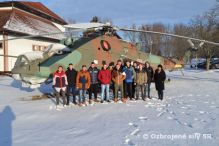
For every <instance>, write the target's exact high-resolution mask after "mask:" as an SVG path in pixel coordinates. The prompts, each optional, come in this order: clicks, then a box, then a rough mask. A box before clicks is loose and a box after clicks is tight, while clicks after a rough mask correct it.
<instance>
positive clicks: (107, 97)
mask: <svg viewBox="0 0 219 146" xmlns="http://www.w3.org/2000/svg"><path fill="white" fill-rule="evenodd" d="M105 91H106V100H109V84H106V85H104V84H101V100H104V97H105V94H104V93H105Z"/></svg>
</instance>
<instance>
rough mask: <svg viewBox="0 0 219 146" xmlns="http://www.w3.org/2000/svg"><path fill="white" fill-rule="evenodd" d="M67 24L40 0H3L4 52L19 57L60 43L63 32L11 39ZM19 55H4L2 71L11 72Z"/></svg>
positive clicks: (0, 50)
mask: <svg viewBox="0 0 219 146" xmlns="http://www.w3.org/2000/svg"><path fill="white" fill-rule="evenodd" d="M65 24H67V23H66V22H65V21H64V20H63V19H62V18H61V17H59V16H58V15H56V14H55V13H54V12H52V11H51V10H49V9H48V8H47V7H45V6H44V5H43V4H42V3H40V2H26V1H25V2H22V1H9V2H8V1H7V2H0V40H4V41H2V42H0V54H4V55H11V56H18V55H20V54H23V53H25V52H30V51H40V50H43V49H45V48H46V47H47V46H48V45H50V44H51V43H55V42H59V41H60V40H61V39H62V38H63V37H64V36H63V34H56V35H48V36H40V37H35V38H28V39H27V38H26V39H18V40H11V41H7V39H10V38H13V37H22V36H27V35H38V34H44V33H50V32H55V33H56V32H62V31H64V29H63V27H62V25H65ZM15 61H16V58H11V57H2V56H0V71H10V70H11V69H12V68H13V66H14V64H15Z"/></svg>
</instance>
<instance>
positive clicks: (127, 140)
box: [124, 138, 135, 145]
mask: <svg viewBox="0 0 219 146" xmlns="http://www.w3.org/2000/svg"><path fill="white" fill-rule="evenodd" d="M124 144H126V145H135V144H134V143H133V142H132V141H131V140H130V139H129V138H127V139H126V140H125V143H124Z"/></svg>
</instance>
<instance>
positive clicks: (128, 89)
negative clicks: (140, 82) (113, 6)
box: [123, 61, 135, 100]
mask: <svg viewBox="0 0 219 146" xmlns="http://www.w3.org/2000/svg"><path fill="white" fill-rule="evenodd" d="M123 71H124V72H125V74H126V78H125V88H124V89H125V96H126V97H129V98H130V100H132V99H133V93H132V83H133V80H134V76H135V70H134V69H133V67H132V66H131V63H130V61H127V62H126V66H125V67H124V68H123Z"/></svg>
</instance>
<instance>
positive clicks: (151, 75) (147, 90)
mask: <svg viewBox="0 0 219 146" xmlns="http://www.w3.org/2000/svg"><path fill="white" fill-rule="evenodd" d="M144 70H145V71H146V72H147V75H148V81H147V86H145V94H147V95H146V96H147V97H148V98H149V99H151V96H150V91H151V82H152V81H153V79H154V70H153V68H152V67H151V66H150V63H149V62H148V61H147V62H145V67H144Z"/></svg>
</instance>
